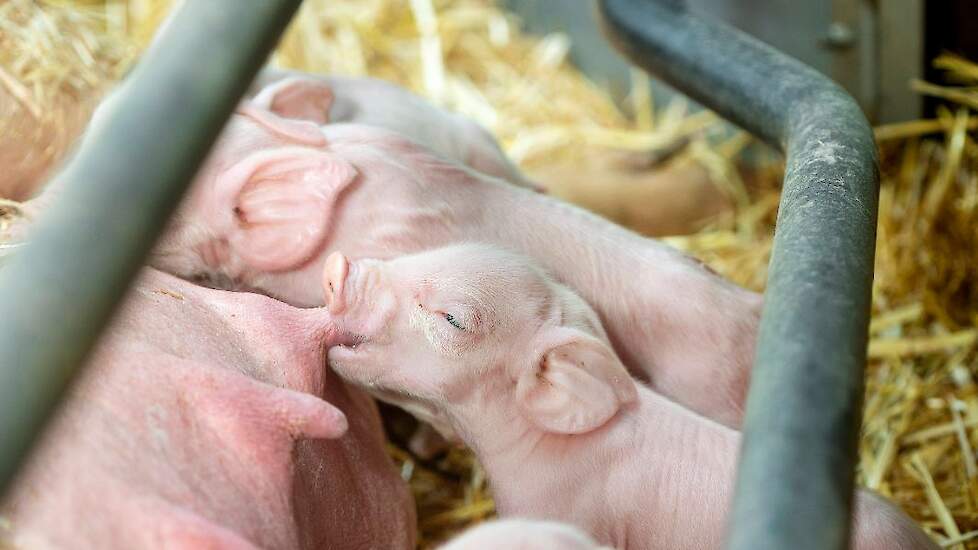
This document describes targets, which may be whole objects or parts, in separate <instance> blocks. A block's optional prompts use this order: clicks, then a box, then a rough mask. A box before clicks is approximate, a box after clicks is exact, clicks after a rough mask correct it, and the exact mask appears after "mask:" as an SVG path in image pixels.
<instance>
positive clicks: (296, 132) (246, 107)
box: [237, 102, 326, 147]
mask: <svg viewBox="0 0 978 550" xmlns="http://www.w3.org/2000/svg"><path fill="white" fill-rule="evenodd" d="M237 113H238V114H239V115H243V116H246V117H248V118H250V119H251V120H252V121H254V122H257V123H258V124H260V125H261V126H262V127H264V128H265V129H266V130H268V131H269V132H272V133H273V134H276V135H278V136H279V137H283V138H285V139H287V140H289V141H291V142H293V143H295V144H297V145H312V146H314V147H321V146H323V145H326V137H325V136H324V135H323V132H322V130H320V129H319V126H317V125H315V124H313V123H312V122H309V121H305V120H292V119H288V118H282V117H280V116H278V115H276V114H275V113H273V112H271V111H269V110H267V109H262V108H259V107H257V106H256V105H254V103H247V102H246V103H242V104H241V105H239V106H238V109H237Z"/></svg>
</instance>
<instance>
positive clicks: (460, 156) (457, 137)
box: [249, 69, 542, 191]
mask: <svg viewBox="0 0 978 550" xmlns="http://www.w3.org/2000/svg"><path fill="white" fill-rule="evenodd" d="M249 95H250V96H251V98H252V100H253V103H254V104H255V106H256V107H259V108H263V109H267V110H270V111H272V112H274V113H276V114H279V115H281V116H284V117H286V118H293V119H299V120H309V121H311V122H314V123H316V124H326V123H338V122H352V123H357V124H366V125H369V126H377V127H380V128H386V129H388V130H391V131H393V132H396V133H398V134H400V135H402V136H404V137H406V138H409V139H411V140H412V141H414V142H416V143H418V144H419V145H422V146H425V147H427V148H428V149H430V150H431V151H433V152H434V153H436V154H438V155H441V156H442V157H444V158H446V159H448V160H452V161H455V162H458V163H461V164H464V165H467V166H469V167H471V168H473V169H475V170H478V171H479V172H482V173H484V174H488V175H490V176H495V177H498V178H502V179H504V180H506V181H509V182H510V183H513V184H516V185H519V186H521V187H526V188H528V189H534V190H536V191H542V189H541V188H540V187H539V186H537V185H536V184H535V183H533V182H531V181H529V180H528V179H527V178H526V176H525V175H523V173H522V172H520V170H519V168H517V167H516V165H514V164H513V163H512V162H511V161H510V160H509V158H508V157H507V156H506V154H505V153H504V152H503V151H502V149H500V147H499V144H498V143H496V140H495V138H493V137H492V134H490V133H489V132H488V131H487V130H486V129H485V128H483V127H482V126H480V125H479V124H477V123H476V122H474V121H473V120H471V119H468V118H466V117H464V116H460V115H457V114H454V113H451V112H449V111H446V110H444V109H439V108H438V107H435V106H434V105H432V104H431V103H429V102H428V101H426V100H425V99H423V98H421V97H420V96H417V95H415V94H413V93H411V92H409V91H407V90H405V89H404V88H401V87H400V86H397V85H395V84H392V83H390V82H386V81H383V80H378V79H375V78H351V77H343V76H335V75H330V76H324V75H312V74H308V73H302V72H298V71H284V70H277V69H265V70H264V71H262V72H261V74H259V75H258V78H257V79H255V82H254V83H253V84H252V87H251V92H250V94H249Z"/></svg>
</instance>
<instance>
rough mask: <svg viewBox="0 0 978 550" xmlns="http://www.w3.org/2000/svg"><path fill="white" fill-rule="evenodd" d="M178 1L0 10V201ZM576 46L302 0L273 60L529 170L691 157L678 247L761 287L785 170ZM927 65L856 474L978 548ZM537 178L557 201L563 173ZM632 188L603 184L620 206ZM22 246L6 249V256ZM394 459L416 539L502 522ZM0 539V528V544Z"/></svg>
mask: <svg viewBox="0 0 978 550" xmlns="http://www.w3.org/2000/svg"><path fill="white" fill-rule="evenodd" d="M170 4H171V2H169V1H168V0H129V1H122V0H116V1H107V0H106V1H103V0H88V1H82V0H78V1H75V2H69V1H62V2H37V1H32V0H7V1H6V2H5V3H3V4H0V108H2V110H3V116H2V117H0V124H3V125H4V128H3V132H0V162H2V163H3V164H4V165H5V166H15V165H16V166H18V169H17V170H12V171H11V172H10V173H14V172H16V174H15V175H16V177H17V178H20V179H19V180H18V181H17V182H16V184H15V183H11V182H12V181H13V177H14V176H10V175H4V176H3V178H4V179H3V180H0V191H4V192H6V193H7V197H8V198H10V197H13V198H23V197H24V196H25V192H24V191H23V190H24V189H25V188H29V185H28V184H29V183H30V182H31V181H36V180H37V179H38V178H40V177H41V174H43V173H44V171H45V169H46V168H47V167H48V166H50V165H51V164H52V163H55V162H56V161H57V160H58V159H60V158H61V157H63V155H64V152H65V150H66V149H67V147H68V145H69V144H70V143H71V140H72V139H74V138H75V137H76V136H77V134H78V132H79V131H80V129H81V128H82V127H83V124H84V121H85V120H86V119H87V116H88V114H89V113H90V111H91V108H92V106H93V105H94V101H95V100H96V98H97V97H98V96H99V94H100V93H101V91H102V90H103V89H104V86H105V84H107V83H110V82H112V81H113V80H114V79H116V78H118V77H119V75H120V74H121V71H122V70H123V69H124V68H125V67H126V66H127V64H128V63H129V62H130V61H131V60H132V59H134V58H135V56H136V54H137V53H138V52H139V51H140V49H141V48H143V47H145V45H146V44H147V43H148V41H149V40H150V39H151V37H152V35H153V31H154V30H155V28H156V27H157V26H158V25H159V24H160V22H161V21H162V19H163V17H164V16H165V14H166V12H167V10H168V8H169V7H170ZM568 48H569V41H568V38H567V37H566V36H563V35H559V34H554V35H549V36H543V37H540V36H530V35H528V34H525V33H524V32H522V31H521V29H520V23H519V21H518V19H516V18H515V17H514V16H513V15H512V14H510V13H507V12H505V11H503V10H501V9H499V8H497V7H496V6H495V4H494V3H493V2H491V1H490V0H410V1H409V0H359V1H355V0H343V1H341V0H306V1H305V3H304V5H303V8H302V10H301V13H300V16H299V17H298V18H297V20H296V21H295V22H294V23H293V24H292V26H291V28H290V29H289V31H288V33H287V35H286V37H285V38H284V40H283V41H282V43H281V45H280V47H279V49H278V50H277V52H276V53H275V55H274V56H273V62H274V63H276V64H279V65H281V66H284V67H291V68H298V69H303V70H307V71H311V72H328V73H341V74H349V75H371V76H377V77H381V78H385V79H389V80H393V81H395V82H398V83H400V84H402V85H404V86H406V87H408V88H410V89H412V90H415V91H417V92H419V93H421V94H423V95H425V96H427V97H428V98H430V99H431V100H432V101H434V102H436V103H438V104H440V105H442V106H445V107H447V108H450V109H454V110H456V111H459V112H462V113H464V114H466V115H469V116H471V117H473V118H475V119H476V120H478V121H479V122H481V123H482V124H483V125H485V126H486V127H487V128H489V129H490V130H492V131H493V132H494V133H495V135H496V136H497V137H498V138H499V140H500V142H501V143H502V144H503V146H504V147H505V148H506V150H507V151H508V152H509V154H510V155H511V156H512V157H513V158H514V159H515V160H516V161H517V162H519V163H521V165H523V166H524V168H526V169H527V170H528V171H529V172H530V173H531V174H532V173H536V172H538V171H540V170H542V169H545V168H547V167H548V166H552V165H561V166H574V163H577V162H581V160H580V159H582V158H585V157H587V156H588V155H589V154H593V153H594V152H595V151H600V152H607V153H609V154H622V153H627V154H640V155H642V158H644V159H646V161H647V162H646V163H645V166H644V167H643V168H642V170H646V171H655V170H657V169H658V168H659V167H661V166H665V165H673V164H675V163H684V162H685V163H690V164H692V165H695V166H697V167H698V169H701V170H705V171H706V173H708V174H709V176H710V181H711V184H712V185H714V186H716V193H717V194H718V195H720V196H722V197H724V198H725V199H726V200H727V203H728V206H727V207H726V208H724V209H721V211H720V213H719V214H716V215H714V216H713V217H712V219H711V222H710V223H709V225H708V226H707V227H705V228H703V229H702V230H700V231H698V232H695V233H693V234H690V235H685V236H679V237H671V238H668V239H667V241H668V242H669V243H671V244H673V245H674V246H677V247H679V248H682V249H684V250H687V251H689V252H690V253H692V254H695V255H697V256H699V257H700V258H702V259H703V260H705V261H706V262H708V263H709V264H710V265H711V266H713V267H714V268H715V269H717V270H718V271H720V272H721V273H723V274H725V275H727V276H728V277H730V278H732V279H734V280H735V281H737V282H739V283H741V284H743V285H745V286H748V287H750V288H754V289H757V290H762V289H763V287H764V282H765V276H766V268H767V262H768V259H769V252H770V249H771V241H772V232H773V224H774V220H775V216H776V212H777V204H778V196H779V195H778V194H779V189H778V185H779V182H780V178H781V174H782V172H781V167H780V166H779V165H778V164H776V163H772V164H771V165H770V166H768V167H765V168H762V169H750V170H748V169H745V168H743V167H740V166H738V164H737V163H736V162H735V159H736V158H737V155H738V153H739V152H740V151H741V150H742V149H743V148H744V147H745V146H746V145H748V144H749V143H750V140H749V138H747V137H746V136H744V135H743V134H735V135H733V136H732V137H730V136H728V135H727V134H723V133H721V132H718V131H716V130H717V125H716V124H715V123H716V117H715V116H714V115H712V114H711V113H709V112H699V113H694V114H690V113H689V112H688V111H687V109H686V107H685V104H684V103H683V102H682V101H676V102H673V103H672V104H670V105H667V106H664V107H663V106H656V105H653V103H652V101H651V96H650V94H649V90H648V88H647V86H646V85H644V83H643V82H644V81H643V80H642V79H641V78H636V79H635V86H634V87H633V92H632V94H631V97H630V98H629V101H628V104H627V105H625V106H624V107H625V108H624V109H619V108H618V107H617V106H616V105H615V104H614V103H613V102H612V101H611V99H610V98H609V96H608V95H607V94H605V93H604V92H603V91H602V90H601V89H600V88H598V87H597V86H596V85H594V84H593V83H591V82H589V81H588V80H587V79H586V78H585V77H584V76H583V75H581V74H580V73H579V72H578V71H576V70H575V69H574V68H573V66H571V64H570V63H569V62H568V60H567V53H568ZM934 62H935V64H936V66H938V67H940V68H942V69H944V70H946V71H948V74H949V75H951V76H952V77H953V78H952V81H957V82H958V83H959V85H955V86H954V87H944V86H937V85H934V84H929V83H924V82H914V83H912V85H913V87H914V89H916V90H917V91H919V92H920V93H923V94H929V95H934V96H939V97H942V98H944V99H946V100H947V102H948V103H947V104H948V107H946V108H943V109H942V110H940V112H939V113H938V116H937V118H935V119H933V120H925V121H912V122H908V123H900V124H895V125H888V126H884V127H880V128H878V129H877V137H878V138H879V140H880V146H881V168H882V186H881V197H880V217H879V231H878V244H877V259H876V281H875V284H874V290H873V291H874V296H873V317H872V325H871V327H870V332H871V341H870V346H869V352H868V353H869V368H868V370H867V374H866V396H865V405H864V406H865V425H864V429H863V433H862V437H861V440H860V460H859V464H858V472H859V481H860V483H862V484H863V485H865V486H868V487H871V488H873V489H875V490H877V491H880V492H881V493H883V494H884V495H887V496H889V497H890V498H892V499H894V500H895V501H896V502H897V503H899V505H900V506H902V507H903V508H904V509H905V510H906V511H907V512H908V513H909V514H910V515H911V516H912V517H914V518H915V519H916V520H918V521H919V522H920V523H921V525H923V526H924V528H925V529H926V530H927V531H928V532H929V533H931V534H932V536H934V537H935V538H936V539H937V540H938V541H939V542H941V544H942V545H943V546H945V547H948V548H958V549H960V548H978V481H976V480H978V464H976V458H975V451H974V449H975V446H976V445H978V438H976V430H975V427H976V426H978V387H976V385H975V376H976V374H978V355H976V340H978V329H976V327H978V245H976V242H978V144H976V141H975V129H976V127H978V117H975V116H974V113H973V110H975V109H978V65H976V64H973V63H970V62H968V61H967V60H964V59H960V58H957V57H954V56H951V55H942V56H941V57H939V58H938V59H936V60H935V61H934ZM25 129H26V130H25ZM28 130H29V131H28ZM24 144H29V145H30V147H27V148H25V147H24ZM25 159H26V160H25ZM17 162H20V163H21V164H16V163H17ZM630 169H631V170H634V169H635V168H634V166H632V167H631V168H630ZM623 180H624V178H622V177H619V178H617V180H616V181H619V182H620V181H623ZM25 182H27V183H25ZM745 182H746V183H745ZM546 183H548V184H551V185H552V186H553V187H554V189H553V191H554V192H555V193H556V194H558V195H560V194H561V189H560V184H559V182H546ZM626 187H628V186H627V185H621V184H616V185H614V186H609V187H608V188H607V190H606V192H607V193H608V194H609V195H611V196H612V197H616V196H620V202H628V201H630V200H632V199H630V197H631V195H629V191H628V189H625V188H626ZM11 190H13V191H11ZM18 215H19V214H18V209H17V208H16V203H14V202H12V201H9V200H3V201H0V236H2V235H3V231H4V226H5V224H7V223H9V221H10V220H12V219H13V218H15V217H16V216H18ZM15 251H16V243H10V242H7V243H4V242H2V239H0V262H2V259H3V257H4V256H5V255H7V254H10V253H13V252H15ZM840 276H844V274H840ZM389 448H390V453H391V455H392V456H393V457H394V459H395V460H396V461H397V463H398V464H399V465H400V466H401V471H402V474H403V476H404V477H405V479H407V480H408V481H409V482H410V484H411V487H412V488H413V490H414V494H415V497H416V499H417V504H418V509H419V522H420V532H421V536H422V543H421V546H422V547H429V546H430V545H432V544H434V543H435V542H437V541H440V540H443V539H444V538H445V537H447V536H449V535H450V534H452V533H454V532H456V531H458V530H460V529H462V528H464V527H465V526H467V525H469V524H471V523H474V522H478V521H481V520H484V519H486V518H488V517H491V516H492V514H493V503H492V499H491V495H490V494H489V492H488V489H487V485H486V480H485V476H484V474H483V472H482V470H481V468H480V467H479V466H478V464H477V463H476V462H475V461H474V460H473V458H472V456H471V455H470V454H469V453H468V452H467V451H465V450H462V449H456V450H452V451H450V452H449V453H448V454H447V455H446V456H444V457H442V458H439V459H436V460H433V461H428V462H424V461H419V460H417V459H416V458H414V457H413V456H412V455H411V454H410V453H409V452H407V451H406V450H404V448H403V446H401V445H399V444H396V443H391V444H390V446H389ZM5 528H7V526H6V525H5V524H4V523H3V522H2V521H0V539H2V533H3V530H4V529H5ZM0 546H2V544H0Z"/></svg>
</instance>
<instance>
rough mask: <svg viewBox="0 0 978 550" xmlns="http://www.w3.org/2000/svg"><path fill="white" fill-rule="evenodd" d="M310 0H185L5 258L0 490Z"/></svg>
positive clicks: (0, 285) (0, 294)
mask: <svg viewBox="0 0 978 550" xmlns="http://www.w3.org/2000/svg"><path fill="white" fill-rule="evenodd" d="M300 3H301V0H206V1H200V2H185V3H183V6H182V7H181V8H180V11H179V12H178V13H176V14H175V15H174V16H173V18H172V19H171V20H170V21H169V23H168V24H167V25H166V27H165V28H164V29H163V31H162V34H161V36H160V38H159V39H158V40H156V42H155V45H154V46H153V47H151V48H150V50H149V51H147V52H146V54H145V55H144V56H143V58H142V60H141V61H140V63H139V64H138V66H137V67H136V68H135V69H134V70H133V72H132V73H131V74H130V75H129V77H128V78H127V79H126V82H125V83H124V84H123V86H122V88H121V89H120V91H119V92H118V95H116V96H114V97H113V98H112V103H113V105H112V106H111V108H110V109H109V110H108V111H107V113H105V116H104V117H102V116H100V117H99V120H98V121H97V122H98V123H97V124H96V125H95V127H94V128H92V129H90V130H89V132H88V134H87V135H86V137H85V139H84V140H83V143H82V145H81V148H80V149H79V150H78V152H77V153H76V155H75V156H74V158H73V159H72V160H71V161H70V163H69V164H68V165H67V166H66V168H65V169H64V170H63V171H62V172H61V173H60V174H59V175H58V176H57V179H56V181H55V182H54V183H53V185H58V186H61V187H62V188H63V189H64V192H63V194H61V196H59V197H58V198H57V199H56V201H55V202H54V204H53V205H52V207H51V208H50V209H49V210H47V211H46V212H45V215H44V217H43V218H42V219H41V223H40V225H39V226H38V227H37V230H36V231H35V232H34V233H33V234H32V235H31V243H30V244H29V245H28V246H27V247H25V248H24V249H23V250H22V251H20V252H18V253H17V254H16V255H15V256H14V257H13V258H12V259H11V260H10V261H9V263H8V264H7V265H6V266H5V267H4V269H2V270H0V319H2V321H0V494H2V493H3V492H4V491H6V489H8V488H9V485H10V482H11V480H12V478H13V476H14V474H15V473H16V472H17V469H18V467H19V465H20V464H21V463H22V462H23V460H24V458H25V455H26V454H27V452H28V450H29V449H30V446H31V444H32V443H33V442H34V440H35V439H36V438H37V437H38V435H40V433H41V431H42V429H43V426H44V424H45V422H46V421H47V419H48V418H49V417H50V416H51V413H52V412H53V411H54V410H55V408H56V405H57V404H58V401H59V400H60V399H61V397H62V396H63V394H64V391H65V389H66V388H67V387H68V385H69V383H70V381H71V380H72V379H73V378H74V377H75V375H76V374H77V372H78V370H79V368H80V365H81V364H82V363H83V361H84V360H85V358H86V357H87V355H88V354H89V353H90V351H91V350H92V348H93V346H94V344H95V342H96V339H97V338H98V336H99V334H100V332H101V331H102V329H103V327H104V326H105V325H106V323H108V322H109V320H110V318H111V315H112V313H113V312H114V310H115V308H116V306H117V305H118V303H119V302H120V300H121V299H122V298H123V296H124V293H125V291H126V289H127V288H128V286H129V283H130V282H131V281H132V279H133V278H134V277H135V275H136V274H137V272H138V270H139V268H140V266H141V264H142V261H143V259H144V257H145V255H146V253H147V252H148V251H149V249H150V248H151V247H152V245H153V242H154V239H155V238H156V237H157V235H159V233H160V232H161V231H162V229H163V227H164V224H165V223H166V220H167V218H168V217H169V215H170V214H171V212H172V211H173V209H174V208H175V207H176V205H177V204H178V202H179V200H180V198H181V196H182V195H183V192H184V190H185V188H186V187H187V185H188V184H189V182H190V180H191V178H192V177H193V175H194V173H195V172H196V171H197V168H198V167H199V165H200V163H201V162H202V161H203V159H204V158H205V156H206V154H207V151H208V149H209V148H210V146H211V144H212V143H213V142H214V140H215V139H216V138H217V136H218V134H219V132H220V130H221V128H222V127H223V125H224V123H225V122H226V121H227V119H228V117H229V116H230V115H231V112H232V111H233V109H234V107H235V105H236V103H237V101H238V100H239V98H240V97H241V96H242V95H243V94H244V92H245V90H246V88H247V86H248V84H249V83H250V82H251V80H252V79H253V78H254V77H255V74H257V72H258V70H259V69H260V68H261V65H262V64H263V63H264V61H265V58H266V56H267V54H268V52H270V51H271V49H272V48H273V47H274V46H275V44H276V42H277V40H278V37H279V36H280V35H281V33H282V32H283V31H284V29H285V26H286V25H287V24H288V22H289V20H290V19H291V18H292V15H293V14H294V13H295V11H296V10H297V9H298V7H299V4H300Z"/></svg>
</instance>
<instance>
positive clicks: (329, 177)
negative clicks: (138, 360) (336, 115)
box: [151, 104, 356, 280]
mask: <svg viewBox="0 0 978 550" xmlns="http://www.w3.org/2000/svg"><path fill="white" fill-rule="evenodd" d="M355 177H356V170H355V169H354V167H353V166H352V165H351V164H349V163H348V162H347V161H345V160H344V159H343V158H341V157H340V156H338V155H337V154H335V153H334V152H332V151H330V150H329V148H328V147H327V144H326V140H325V138H324V137H323V134H322V132H321V131H320V129H319V127H318V126H316V125H315V124H314V123H312V122H308V121H302V120H291V119H287V118H283V117H280V116H279V115H278V114H276V113H274V112H272V111H270V110H267V109H263V108H261V107H259V106H256V105H254V104H244V105H242V106H241V108H239V109H238V111H237V112H236V113H235V115H234V116H232V118H231V120H230V122H229V123H228V126H227V127H226V128H225V130H224V133H223V134H222V136H221V138H220V140H219V141H218V142H217V144H216V145H215V147H214V149H213V150H212V152H211V154H210V157H209V158H208V160H207V162H206V164H205V166H204V167H203V169H202V170H201V172H200V173H199V174H198V177H197V180H196V181H195V182H194V184H193V187H192V189H191V191H190V193H189V195H188V197H187V198H186V200H185V201H184V203H183V205H182V206H181V208H180V210H179V211H178V213H177V214H176V216H175V217H174V219H173V220H172V221H171V224H170V226H169V228H168V230H167V231H166V233H165V236H164V238H163V239H162V240H161V242H160V243H159V245H158V246H157V248H156V250H155V253H154V255H153V257H152V258H151V263H152V264H153V265H154V266H156V267H159V268H161V269H164V270H166V271H169V272H171V273H174V274H176V275H179V276H182V277H185V278H195V277H201V276H202V277H205V278H214V277H215V276H224V277H225V278H230V279H231V280H237V279H241V278H244V277H246V276H247V277H251V278H254V277H256V276H260V275H261V274H262V273H269V272H282V271H290V270H293V269H297V268H299V267H301V266H302V265H303V264H304V263H306V262H307V261H309V260H310V259H312V258H313V257H314V256H315V255H316V253H317V252H318V251H320V250H321V248H322V246H323V244H324V241H325V239H326V237H327V236H328V232H329V229H330V218H331V213H332V209H333V205H334V204H335V202H336V200H337V197H338V196H339V195H340V193H342V191H343V190H344V189H345V188H346V187H347V186H349V185H350V183H351V182H353V180H354V179H355Z"/></svg>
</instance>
